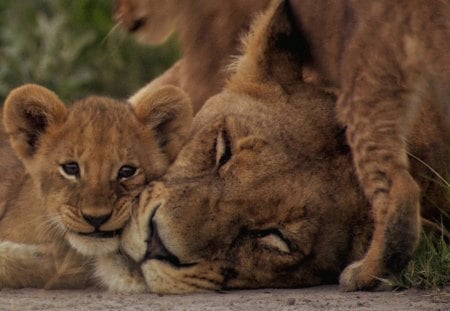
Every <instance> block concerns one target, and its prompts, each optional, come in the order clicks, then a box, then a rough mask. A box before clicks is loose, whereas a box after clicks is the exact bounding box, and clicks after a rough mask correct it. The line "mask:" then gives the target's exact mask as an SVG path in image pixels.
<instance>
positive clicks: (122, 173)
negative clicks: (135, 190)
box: [117, 165, 137, 180]
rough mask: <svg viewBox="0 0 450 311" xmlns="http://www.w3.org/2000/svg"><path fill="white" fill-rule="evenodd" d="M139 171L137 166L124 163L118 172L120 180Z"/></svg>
mask: <svg viewBox="0 0 450 311" xmlns="http://www.w3.org/2000/svg"><path fill="white" fill-rule="evenodd" d="M136 172H137V168H136V167H134V166H131V165H124V166H122V167H121V168H120V169H119V172H118V173H117V179H118V180H124V179H127V178H130V177H133V176H134V175H135V174H136Z"/></svg>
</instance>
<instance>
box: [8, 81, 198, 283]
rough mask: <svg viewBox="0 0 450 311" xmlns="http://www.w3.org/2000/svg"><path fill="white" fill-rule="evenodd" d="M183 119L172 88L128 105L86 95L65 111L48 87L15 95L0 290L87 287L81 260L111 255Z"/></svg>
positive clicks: (185, 112)
mask: <svg viewBox="0 0 450 311" xmlns="http://www.w3.org/2000/svg"><path fill="white" fill-rule="evenodd" d="M191 116H192V111H191V107H190V103H189V100H188V98H187V95H186V94H185V93H184V92H182V91H181V90H179V89H177V88H175V87H171V86H167V87H164V88H161V89H158V90H155V91H154V92H152V93H150V94H147V96H146V97H145V98H143V100H142V101H141V102H139V103H137V104H136V105H135V106H134V107H131V105H129V104H127V103H123V102H118V101H115V100H113V99H110V98H105V97H89V98H86V99H83V100H80V101H77V102H75V103H74V104H72V105H71V106H70V108H66V107H65V105H64V104H63V103H62V102H61V100H60V99H59V98H58V97H57V96H56V95H55V94H54V93H53V92H51V91H49V90H47V89H46V88H43V87H40V86H37V85H25V86H22V87H20V88H17V89H15V90H13V91H12V92H11V93H10V94H9V96H8V98H7V99H6V102H5V106H4V111H3V122H4V126H5V129H6V132H7V133H8V134H9V141H10V143H11V146H12V147H13V149H14V151H15V153H14V152H13V150H12V148H11V147H10V145H9V144H8V142H7V141H6V135H4V132H3V130H2V131H1V132H0V134H1V138H2V140H1V142H0V143H1V149H0V153H1V157H0V158H1V163H0V167H1V168H2V171H3V172H6V173H5V174H4V175H3V176H4V177H2V179H1V181H0V195H1V196H0V202H2V204H3V205H2V208H1V210H2V211H3V217H2V218H1V221H0V240H1V242H0V249H1V252H0V253H1V256H0V266H1V269H0V287H48V288H61V287H85V286H87V285H89V284H91V281H92V275H91V274H92V265H91V259H89V257H92V256H107V255H109V254H112V253H113V252H116V251H117V249H118V247H119V237H118V234H119V233H120V231H121V229H122V228H123V226H124V224H125V223H126V222H127V221H128V219H129V217H130V215H131V207H132V203H133V201H134V200H137V199H138V197H139V195H140V192H141V191H142V189H143V187H144V186H145V185H146V184H147V183H148V182H149V181H151V180H153V179H155V178H157V177H159V176H161V175H162V174H163V173H164V172H165V170H166V168H167V167H168V165H169V164H170V163H171V162H172V161H173V159H174V158H175V156H176V154H177V152H178V151H179V149H180V147H181V142H182V141H184V140H185V136H186V134H187V133H188V131H189V128H190V121H191ZM19 159H20V161H19ZM66 163H77V165H78V167H79V173H76V172H75V173H73V171H70V170H69V171H67V170H64V168H63V167H64V165H65V164H66ZM124 166H130V167H134V168H136V171H135V172H134V173H133V172H131V173H130V174H129V175H120V174H122V173H121V172H122V171H123V167H124ZM70 172H72V173H70ZM102 217H103V219H102Z"/></svg>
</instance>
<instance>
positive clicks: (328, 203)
mask: <svg viewBox="0 0 450 311" xmlns="http://www.w3.org/2000/svg"><path fill="white" fill-rule="evenodd" d="M280 3H281V4H280ZM288 13H289V10H288V9H287V8H286V7H285V4H283V3H282V2H281V1H279V2H277V3H276V4H275V5H274V6H272V7H271V9H270V10H269V11H268V12H267V13H266V14H265V15H263V16H262V17H260V18H259V19H258V21H257V22H256V23H255V26H254V28H253V29H252V33H251V35H250V36H249V38H247V45H246V51H245V54H244V55H243V56H242V57H241V58H239V60H238V61H237V63H236V64H235V71H236V72H235V74H234V75H233V76H232V77H231V79H230V81H229V83H228V85H227V86H226V88H225V90H224V91H223V92H221V93H220V94H219V95H217V96H214V97H212V98H211V99H210V100H209V101H208V102H207V103H206V105H205V106H204V107H203V108H202V109H201V110H200V112H199V113H198V114H197V115H196V117H195V119H194V123H193V130H192V133H191V136H190V137H189V138H188V141H187V143H186V144H185V146H184V147H183V148H182V150H181V151H180V153H179V155H178V157H177V159H176V161H175V162H174V163H173V164H172V165H171V167H170V168H169V170H168V171H167V173H166V174H165V175H164V176H163V177H162V178H161V179H160V180H158V181H156V182H153V183H152V184H151V186H150V187H149V188H148V189H146V190H145V191H144V192H143V194H142V195H141V198H140V206H139V208H138V209H136V210H135V214H134V215H133V217H132V219H131V221H130V225H129V226H128V227H126V229H125V231H124V234H123V240H122V245H123V249H124V250H125V252H126V253H128V254H129V255H130V256H131V257H132V258H133V259H134V260H136V261H137V262H139V263H142V265H141V268H142V272H143V275H144V277H145V280H146V282H147V285H148V286H149V288H150V290H152V291H154V292H161V293H185V292H193V291H199V290H206V289H209V290H211V289H227V288H260V287H300V286H309V285H316V284H322V283H327V282H337V279H338V276H339V273H340V272H341V271H342V269H343V268H344V267H345V266H346V265H347V264H348V263H350V262H352V261H354V260H356V259H358V258H360V257H361V256H362V255H363V254H364V252H365V250H366V248H367V246H368V242H369V241H370V237H371V234H372V230H373V221H372V218H371V215H370V213H369V210H370V208H369V204H368V202H367V201H366V200H365V198H364V196H363V194H362V192H361V190H360V187H359V184H358V182H357V179H356V176H355V172H354V169H353V165H352V159H351V155H350V151H349V148H348V147H347V145H346V141H345V138H344V137H345V129H344V128H342V127H341V126H340V125H339V124H338V122H337V121H336V120H335V111H334V108H335V99H336V98H335V96H334V95H331V94H329V93H326V92H324V91H323V90H322V89H320V88H318V87H316V86H313V85H311V84H307V83H304V81H303V79H302V76H301V75H302V74H301V70H299V69H300V68H301V66H302V64H301V63H299V61H298V60H299V59H304V57H300V58H299V57H298V53H304V51H303V50H302V48H301V47H302V45H301V44H296V42H297V43H298V42H301V41H300V40H301V38H298V37H297V36H298V34H297V33H296V32H295V29H293V28H292V27H291V26H290V25H291V23H290V22H289V19H290V17H289V14H288ZM303 56H304V55H303ZM430 115H431V114H430ZM422 117H423V118H424V120H425V123H421V122H419V123H418V124H420V126H419V128H418V129H417V132H416V133H415V134H413V135H418V136H421V138H420V139H418V140H415V137H411V142H412V143H413V142H415V141H417V142H418V143H417V144H416V145H414V144H413V145H412V146H411V150H414V151H417V152H418V153H417V155H418V156H419V157H422V156H424V155H425V156H427V155H428V156H430V153H429V152H428V151H426V150H430V146H436V148H437V146H442V144H441V145H439V144H434V143H431V144H428V142H427V140H430V141H431V140H432V139H433V137H438V136H439V135H438V134H439V133H436V131H438V130H437V129H438V127H436V128H430V127H429V124H434V123H433V122H432V121H431V120H430V119H428V120H427V118H426V117H425V116H424V115H422V116H421V118H422ZM431 118H432V117H431ZM423 126H425V127H428V128H427V129H428V130H432V131H434V132H435V134H436V135H435V134H433V135H430V137H431V138H430V137H429V138H425V137H423V136H422V134H421V129H420V127H423ZM427 144H428V145H427ZM421 150H422V154H421V153H420V151H421ZM440 151H441V150H439V152H440ZM439 152H437V154H439ZM447 155H448V153H447ZM428 160H429V162H428ZM428 160H427V163H432V160H433V156H431V157H428ZM427 173H428V174H429V172H425V173H424V176H425V175H426V174H427ZM399 230H400V229H399Z"/></svg>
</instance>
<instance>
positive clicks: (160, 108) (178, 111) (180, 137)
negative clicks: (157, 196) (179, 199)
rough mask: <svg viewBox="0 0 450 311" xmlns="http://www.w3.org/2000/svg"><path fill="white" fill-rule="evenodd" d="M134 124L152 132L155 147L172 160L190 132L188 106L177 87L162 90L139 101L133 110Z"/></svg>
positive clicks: (186, 100)
mask: <svg viewBox="0 0 450 311" xmlns="http://www.w3.org/2000/svg"><path fill="white" fill-rule="evenodd" d="M133 109H134V112H135V114H136V117H137V118H138V120H140V121H141V122H142V123H144V124H146V125H148V126H150V127H151V128H152V129H153V130H155V131H156V133H157V135H158V139H159V144H160V146H161V148H162V149H163V151H164V152H165V153H166V154H167V155H168V157H169V160H170V161H171V162H172V161H173V160H175V157H176V156H177V154H178V152H179V151H180V149H181V147H182V146H183V144H184V142H185V140H186V138H187V135H188V134H189V132H190V130H191V124H192V106H191V102H190V100H189V97H188V95H187V94H186V93H185V92H184V91H183V90H181V89H180V88H178V87H175V86H163V87H161V88H158V89H155V90H152V91H150V92H149V93H148V94H146V95H144V96H143V97H141V99H140V101H139V102H137V103H136V104H135V105H134V106H133Z"/></svg>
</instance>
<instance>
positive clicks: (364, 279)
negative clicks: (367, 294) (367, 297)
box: [339, 260, 381, 292]
mask: <svg viewBox="0 0 450 311" xmlns="http://www.w3.org/2000/svg"><path fill="white" fill-rule="evenodd" d="M379 275H381V271H380V269H377V268H374V267H370V266H369V267H368V265H367V264H365V262H364V260H360V261H357V262H354V263H352V264H350V265H349V266H347V267H346V268H345V269H344V271H342V273H341V275H340V277H339V286H340V288H341V290H343V291H346V292H350V291H356V290H368V289H374V288H375V287H377V286H378V285H379V284H380V282H381V279H380V278H379V277H377V276H379Z"/></svg>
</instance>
